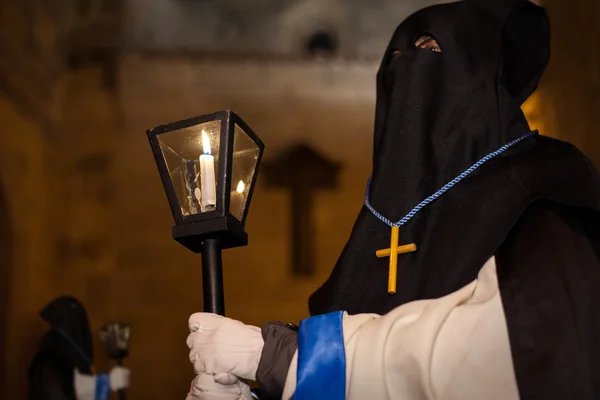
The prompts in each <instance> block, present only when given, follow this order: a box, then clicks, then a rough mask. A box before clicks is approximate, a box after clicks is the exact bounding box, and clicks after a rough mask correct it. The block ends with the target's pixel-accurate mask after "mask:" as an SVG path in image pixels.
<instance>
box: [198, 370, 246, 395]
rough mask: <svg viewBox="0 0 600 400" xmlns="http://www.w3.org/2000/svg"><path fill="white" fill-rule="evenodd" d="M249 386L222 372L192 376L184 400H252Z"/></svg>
mask: <svg viewBox="0 0 600 400" xmlns="http://www.w3.org/2000/svg"><path fill="white" fill-rule="evenodd" d="M252 399H253V397H252V394H251V393H250V387H249V386H248V385H246V384H245V383H244V382H242V381H240V380H239V379H238V378H237V377H235V376H233V375H231V374H227V373H222V374H217V375H209V374H200V375H198V376H196V378H194V380H193V381H192V385H191V386H190V392H189V393H188V395H187V397H186V400H252Z"/></svg>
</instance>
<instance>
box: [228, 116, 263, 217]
mask: <svg viewBox="0 0 600 400" xmlns="http://www.w3.org/2000/svg"><path fill="white" fill-rule="evenodd" d="M259 153H260V149H259V147H258V145H257V144H256V143H255V142H254V141H253V140H252V139H251V138H250V136H248V135H247V134H246V132H244V130H243V129H242V128H241V127H240V126H238V125H237V124H235V128H234V131H233V160H232V164H231V196H230V201H229V213H230V214H231V215H233V216H234V217H235V218H237V219H238V220H239V221H242V220H243V219H244V215H245V213H246V209H247V201H248V194H249V193H250V189H251V185H252V181H253V178H254V172H255V171H256V163H257V161H258V156H259Z"/></svg>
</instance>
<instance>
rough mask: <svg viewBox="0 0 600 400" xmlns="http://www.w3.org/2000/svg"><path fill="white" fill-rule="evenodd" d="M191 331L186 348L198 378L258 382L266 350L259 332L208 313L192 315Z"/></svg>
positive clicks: (258, 329)
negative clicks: (220, 376)
mask: <svg viewBox="0 0 600 400" xmlns="http://www.w3.org/2000/svg"><path fill="white" fill-rule="evenodd" d="M189 328H190V332H191V333H190V335H189V336H188V338H187V345H188V347H189V348H190V361H191V362H192V363H193V364H194V370H195V371H196V373H197V374H199V375H202V374H213V375H214V374H221V373H229V374H232V375H234V376H236V377H238V378H242V379H250V380H256V370H257V368H258V363H259V361H260V356H261V353H262V349H263V346H264V341H263V338H262V333H261V330H260V328H258V327H256V326H249V325H245V324H243V323H242V322H240V321H235V320H233V319H229V318H225V317H222V316H220V315H216V314H209V313H196V314H193V315H192V316H191V317H190V319H189Z"/></svg>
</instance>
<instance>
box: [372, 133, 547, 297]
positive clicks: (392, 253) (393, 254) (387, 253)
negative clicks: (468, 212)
mask: <svg viewBox="0 0 600 400" xmlns="http://www.w3.org/2000/svg"><path fill="white" fill-rule="evenodd" d="M537 133H538V132H537V131H533V132H530V133H528V134H526V135H524V136H521V137H520V138H517V139H515V140H513V141H512V142H510V143H507V144H505V145H504V146H502V147H500V148H499V149H498V150H496V151H493V152H491V153H490V154H488V155H487V156H485V157H483V158H482V159H481V160H479V161H477V162H476V163H475V164H473V165H471V166H470V167H469V168H467V169H466V170H465V171H464V172H463V173H461V174H460V175H458V176H457V177H456V178H454V179H452V180H451V181H450V182H448V183H447V184H445V185H444V186H443V187H442V188H441V189H440V190H438V191H437V192H435V193H434V194H432V195H431V196H429V197H428V198H426V199H425V200H423V201H422V202H420V203H419V204H417V206H416V207H415V208H413V209H412V210H410V211H409V212H408V214H406V215H405V216H404V217H403V218H402V219H400V220H399V221H398V222H396V223H394V222H392V221H390V220H389V219H387V218H386V217H384V216H383V215H381V214H380V213H379V212H377V210H375V208H373V206H372V205H371V201H370V198H369V197H370V196H369V193H370V191H371V177H369V180H368V182H367V191H366V194H365V206H366V207H367V209H368V210H369V211H370V212H371V213H372V214H373V215H374V216H375V217H377V219H379V220H380V221H381V222H383V223H384V224H386V225H387V226H389V227H390V228H392V234H391V240H390V247H389V248H387V249H382V250H377V251H376V252H375V254H376V255H377V258H383V257H389V258H390V271H389V276H388V293H389V294H395V293H396V281H397V274H398V254H405V253H411V252H414V251H417V245H416V244H414V243H410V244H406V245H402V246H399V245H398V238H399V236H400V227H401V226H402V225H404V224H406V223H407V222H408V221H410V220H411V219H412V217H414V216H415V215H416V214H417V213H418V212H419V211H421V210H422V209H423V208H424V207H425V206H427V205H428V204H430V203H432V202H433V201H434V200H437V199H438V198H439V197H441V196H442V195H443V194H444V193H446V192H447V191H448V190H450V189H451V188H452V187H453V186H454V185H456V184H457V183H458V182H460V181H462V180H463V179H464V178H466V177H467V176H469V175H470V174H471V173H473V172H474V171H475V170H476V169H477V168H479V167H481V166H482V165H483V164H485V163H486V162H488V161H489V160H491V159H492V158H494V157H497V156H499V155H500V154H502V153H504V152H505V151H506V150H508V149H510V148H511V147H513V146H514V145H516V144H518V143H520V142H522V141H524V140H526V139H529V138H530V137H533V136H535V135H537Z"/></svg>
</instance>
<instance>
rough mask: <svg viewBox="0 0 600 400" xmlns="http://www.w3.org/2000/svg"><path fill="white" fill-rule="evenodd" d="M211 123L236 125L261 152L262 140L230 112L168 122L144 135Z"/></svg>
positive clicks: (238, 117)
mask: <svg viewBox="0 0 600 400" xmlns="http://www.w3.org/2000/svg"><path fill="white" fill-rule="evenodd" d="M211 121H225V122H233V123H236V124H238V125H239V126H240V128H242V129H243V130H244V132H246V134H247V135H248V136H249V137H250V138H251V139H252V140H253V141H254V142H255V143H256V144H257V145H258V147H259V148H260V149H261V150H262V149H264V144H263V142H262V140H260V138H259V137H258V136H257V135H256V133H254V131H253V130H252V129H251V128H250V127H249V126H248V124H246V123H245V122H244V120H243V119H242V118H241V117H240V116H239V115H238V114H236V113H235V112H234V111H231V110H222V111H217V112H214V113H210V114H204V115H201V116H199V117H192V118H187V119H184V120H181V121H175V122H170V123H168V124H164V125H159V126H156V127H154V128H151V129H148V130H147V131H146V133H147V134H148V135H149V136H155V135H160V134H162V133H167V132H173V131H177V130H179V129H184V128H189V127H190V126H194V125H199V124H203V123H205V122H211Z"/></svg>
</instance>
